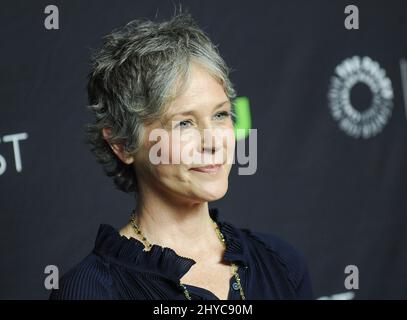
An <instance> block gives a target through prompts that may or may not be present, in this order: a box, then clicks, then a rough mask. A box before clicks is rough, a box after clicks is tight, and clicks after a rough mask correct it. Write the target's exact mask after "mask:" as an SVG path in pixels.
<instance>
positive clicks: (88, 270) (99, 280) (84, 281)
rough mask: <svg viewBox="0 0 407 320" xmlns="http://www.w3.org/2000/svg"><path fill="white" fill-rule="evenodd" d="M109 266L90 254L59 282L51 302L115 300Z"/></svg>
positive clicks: (52, 294) (52, 293)
mask: <svg viewBox="0 0 407 320" xmlns="http://www.w3.org/2000/svg"><path fill="white" fill-rule="evenodd" d="M111 285H112V281H111V277H110V272H109V265H108V264H107V263H104V261H103V260H102V259H101V258H100V257H99V256H98V255H96V254H95V253H93V252H92V253H90V254H89V255H88V256H87V257H85V258H84V259H83V260H82V261H81V262H80V263H78V264H77V265H76V266H75V267H73V268H72V269H70V270H69V271H68V272H67V273H66V274H64V275H63V276H62V277H61V279H60V280H59V286H58V289H53V290H52V292H51V295H50V297H49V299H50V300H85V299H92V300H97V299H103V300H104V299H113V295H112V289H111Z"/></svg>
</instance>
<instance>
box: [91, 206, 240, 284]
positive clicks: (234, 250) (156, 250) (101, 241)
mask: <svg viewBox="0 0 407 320" xmlns="http://www.w3.org/2000/svg"><path fill="white" fill-rule="evenodd" d="M209 214H210V216H211V218H212V219H213V220H214V221H216V223H217V224H218V226H219V229H220V231H221V232H222V234H223V236H224V238H225V243H226V250H225V252H224V256H223V258H224V260H225V261H228V262H235V263H238V264H241V265H246V263H247V261H246V258H245V254H244V245H243V243H242V240H241V235H240V233H239V231H238V229H236V228H235V227H234V226H233V225H231V224H229V223H227V222H224V221H219V211H218V209H217V208H211V209H209ZM143 249H144V245H143V244H142V242H140V241H139V240H136V239H134V238H130V239H129V238H126V237H125V236H122V235H120V233H119V231H117V230H116V229H115V228H114V227H112V226H111V225H108V224H101V225H100V227H99V231H98V234H97V237H96V242H95V248H94V250H93V251H94V252H95V253H96V254H98V255H101V256H104V257H106V258H108V259H109V260H112V259H113V260H115V261H117V262H119V263H121V264H125V265H129V266H131V267H134V268H138V269H140V270H141V271H143V270H145V271H146V272H150V273H151V272H152V273H155V274H158V275H161V276H164V277H165V278H168V279H170V280H173V281H175V282H177V283H178V282H179V280H180V279H181V278H182V276H183V275H184V274H185V273H187V271H188V270H189V269H190V268H191V267H192V266H193V265H194V264H195V263H196V262H195V261H194V260H193V259H190V258H187V257H182V256H179V255H178V254H177V253H176V252H175V251H174V250H172V249H171V248H167V247H161V246H159V245H153V246H152V248H151V249H150V250H149V251H144V250H143Z"/></svg>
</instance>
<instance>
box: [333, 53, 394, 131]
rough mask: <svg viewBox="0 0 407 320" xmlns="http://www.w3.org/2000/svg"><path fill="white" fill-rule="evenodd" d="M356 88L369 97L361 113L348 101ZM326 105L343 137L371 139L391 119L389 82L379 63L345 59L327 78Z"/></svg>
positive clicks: (356, 58)
mask: <svg viewBox="0 0 407 320" xmlns="http://www.w3.org/2000/svg"><path fill="white" fill-rule="evenodd" d="M360 84H363V85H365V86H367V88H368V89H369V90H370V93H371V99H370V101H371V102H370V105H368V107H367V108H366V109H364V110H360V106H357V105H356V104H355V102H352V99H351V94H352V90H354V89H355V86H357V85H360ZM328 102H329V103H328V104H329V108H330V110H331V114H332V116H333V118H334V119H335V120H336V121H337V122H338V125H339V127H340V128H341V129H342V130H343V131H344V132H345V133H347V134H348V135H349V136H351V137H353V138H365V139H368V138H371V137H373V136H375V135H377V134H378V133H379V132H381V131H382V130H383V128H384V126H385V125H386V124H387V122H388V120H389V118H390V116H391V112H392V109H393V89H392V84H391V80H390V79H389V78H388V77H387V76H386V71H385V70H384V69H383V68H381V67H380V65H379V63H377V62H376V61H374V60H372V59H371V58H369V57H363V58H361V57H359V56H354V57H352V58H348V59H345V60H344V61H342V62H341V63H340V64H339V65H338V66H337V67H336V68H335V75H334V76H333V77H332V78H331V83H330V88H329V93H328Z"/></svg>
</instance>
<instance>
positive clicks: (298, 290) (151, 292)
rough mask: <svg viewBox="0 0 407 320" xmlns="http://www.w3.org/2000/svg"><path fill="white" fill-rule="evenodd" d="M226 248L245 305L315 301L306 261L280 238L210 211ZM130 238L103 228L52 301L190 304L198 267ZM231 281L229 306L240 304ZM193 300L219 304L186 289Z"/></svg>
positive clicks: (169, 251) (200, 292)
mask: <svg viewBox="0 0 407 320" xmlns="http://www.w3.org/2000/svg"><path fill="white" fill-rule="evenodd" d="M209 213H210V216H211V217H212V219H213V220H215V221H216V222H217V224H218V226H219V229H220V231H221V232H222V233H223V236H224V237H225V242H226V250H225V252H224V260H226V261H229V262H234V263H236V264H237V266H238V274H239V276H240V281H241V285H242V286H243V290H244V293H245V296H246V299H248V300H251V299H313V298H314V297H313V293H312V288H311V282H310V277H309V273H308V268H307V265H306V263H305V260H304V258H303V256H302V255H301V254H300V253H299V252H298V251H297V250H296V249H294V248H293V247H292V246H291V245H289V244H288V243H286V242H284V241H283V240H281V239H279V238H277V237H276V236H273V235H270V234H264V233H258V232H252V231H250V230H248V229H240V228H236V227H234V226H233V225H232V224H230V223H227V222H225V221H220V220H219V213H218V209H217V208H211V209H209ZM143 248H144V245H143V244H142V242H140V241H138V240H136V239H134V238H130V239H128V238H126V237H125V236H122V235H120V233H119V232H118V231H117V230H116V229H115V228H113V227H112V226H110V225H107V224H102V225H100V228H99V231H98V234H97V237H96V243H95V247H94V249H93V251H92V252H91V253H90V254H89V255H88V256H87V257H86V258H85V259H84V260H82V262H80V263H79V264H78V265H77V266H75V267H74V268H73V269H71V270H70V271H69V272H67V273H66V274H65V275H64V276H63V277H62V278H61V279H60V283H59V289H54V290H53V291H52V293H51V295H50V299H157V300H179V299H185V296H184V294H183V288H182V287H181V286H180V279H181V278H182V276H183V275H184V274H185V273H187V271H188V270H189V269H190V268H191V267H192V265H193V264H194V263H195V261H194V260H192V259H190V258H186V257H181V256H179V255H177V254H176V253H175V251H174V250H172V249H170V248H163V247H160V246H158V245H153V246H152V248H151V249H150V250H149V251H143ZM234 282H235V278H234V277H231V279H230V289H229V296H228V299H229V300H239V299H240V295H239V288H238V286H237V285H236V284H235V283H234ZM185 286H186V287H187V289H188V291H189V293H190V296H191V298H192V300H195V299H197V300H199V299H203V300H217V299H218V297H217V296H216V295H215V294H213V293H212V292H210V291H209V290H207V289H204V288H200V287H196V286H193V285H187V284H185Z"/></svg>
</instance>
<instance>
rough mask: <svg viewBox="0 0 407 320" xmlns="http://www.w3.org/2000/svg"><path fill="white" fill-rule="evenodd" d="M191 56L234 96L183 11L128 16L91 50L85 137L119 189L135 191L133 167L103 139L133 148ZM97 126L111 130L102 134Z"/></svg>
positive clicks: (209, 46) (208, 45)
mask: <svg viewBox="0 0 407 320" xmlns="http://www.w3.org/2000/svg"><path fill="white" fill-rule="evenodd" d="M192 60H193V61H194V62H198V63H200V64H201V65H202V66H203V67H204V68H205V69H206V70H207V71H208V72H209V73H210V74H211V75H212V76H213V77H215V78H216V79H217V80H218V81H220V83H221V84H222V85H223V87H224V90H225V93H226V95H227V96H228V98H229V99H230V100H232V99H233V98H235V96H236V94H235V90H234V89H233V86H232V83H231V81H230V80H229V76H228V75H229V71H230V70H229V69H228V68H227V66H226V64H225V62H224V60H223V59H222V57H221V56H220V54H219V52H218V49H217V47H216V46H215V45H214V44H213V43H212V42H211V40H210V39H209V38H208V36H207V35H206V34H205V33H204V32H203V31H202V30H201V29H200V28H199V27H198V26H197V24H196V23H195V21H194V20H193V19H192V17H191V16H190V14H188V13H178V14H175V15H174V16H173V17H172V18H171V19H170V20H168V21H164V22H153V21H150V20H147V19H140V20H134V21H131V22H129V23H128V24H126V25H125V26H123V27H121V28H119V29H115V30H113V32H112V33H110V34H109V35H107V36H105V37H104V42H103V45H102V47H101V48H100V49H99V50H98V51H96V52H95V53H94V54H93V56H92V67H91V71H90V73H89V76H88V86H87V90H88V103H89V105H88V109H90V110H91V111H92V113H93V115H94V117H93V122H92V123H89V124H86V143H87V144H89V145H90V147H91V151H92V153H93V154H94V155H95V157H96V160H97V161H98V162H99V163H101V164H102V165H103V168H104V172H105V173H106V174H107V175H108V176H110V177H113V180H114V183H115V185H116V187H117V188H118V189H119V190H122V191H124V192H126V193H130V192H135V193H137V191H138V188H137V178H136V173H135V170H134V167H133V165H131V164H130V165H128V164H125V163H124V162H122V161H121V160H120V159H119V158H118V157H117V156H116V155H115V154H114V152H113V151H112V149H111V148H110V146H109V144H121V145H122V146H123V148H124V151H125V152H126V153H128V154H129V155H131V154H135V153H136V152H137V150H138V149H139V147H140V145H141V142H142V141H143V135H144V126H145V124H147V123H150V122H152V121H154V120H156V119H159V118H160V117H161V116H162V115H163V114H164V113H165V111H166V106H168V104H169V102H170V101H171V100H172V99H174V98H175V97H176V96H177V95H179V94H180V92H182V90H183V88H184V86H185V83H186V82H187V79H188V75H189V69H190V63H191V61H192ZM103 128H109V129H110V130H111V134H110V136H109V137H107V138H106V139H105V138H104V136H103V133H102V129H103Z"/></svg>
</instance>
